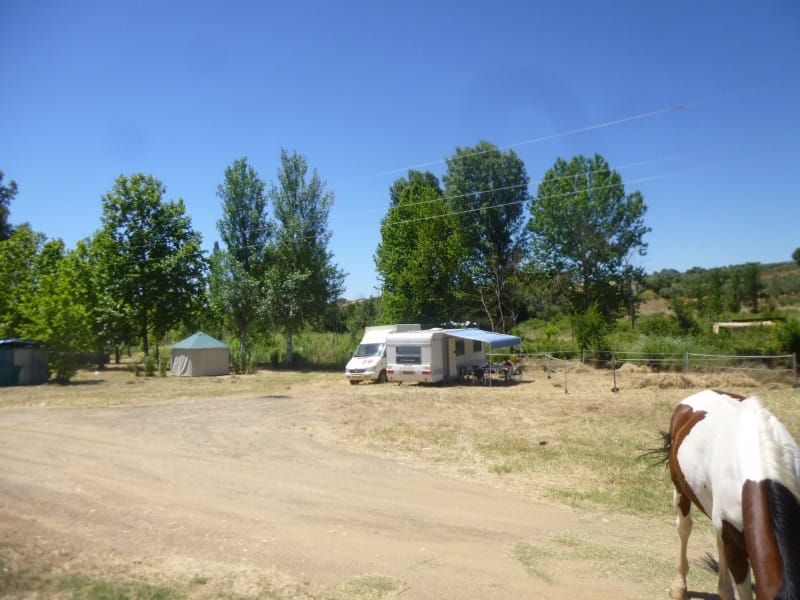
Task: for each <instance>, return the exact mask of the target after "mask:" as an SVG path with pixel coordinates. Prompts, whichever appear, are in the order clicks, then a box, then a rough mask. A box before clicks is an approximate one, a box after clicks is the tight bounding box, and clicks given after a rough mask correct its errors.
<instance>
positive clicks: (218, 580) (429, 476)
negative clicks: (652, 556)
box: [0, 378, 714, 600]
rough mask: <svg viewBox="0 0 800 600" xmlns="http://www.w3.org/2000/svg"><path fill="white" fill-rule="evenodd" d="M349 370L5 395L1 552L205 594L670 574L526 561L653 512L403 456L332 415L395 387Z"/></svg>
mask: <svg viewBox="0 0 800 600" xmlns="http://www.w3.org/2000/svg"><path fill="white" fill-rule="evenodd" d="M342 379H343V378H342ZM386 385H387V386H388V385H389V384H386ZM525 385H526V384H522V385H520V386H517V387H518V389H520V390H523V388H524V386H525ZM349 387H350V386H347V385H346V384H345V382H341V384H338V383H337V385H335V386H332V388H329V389H313V388H305V389H302V388H301V389H295V390H292V391H290V392H288V393H286V394H268V395H262V396H251V397H244V398H233V399H232V398H224V399H222V398H209V399H198V400H192V399H185V400H184V401H182V402H180V403H169V404H160V405H152V404H150V405H143V406H124V407H108V408H84V409H76V408H71V409H63V408H51V407H48V406H46V405H44V406H42V405H33V406H28V407H22V408H6V409H3V410H2V411H0V440H1V441H2V443H0V540H2V546H1V547H0V551H2V552H3V554H4V556H5V561H6V566H7V568H12V569H13V568H22V565H19V564H16V563H15V560H14V557H15V556H17V558H18V560H19V561H23V560H25V557H26V556H29V555H31V554H33V555H35V556H37V557H39V558H40V559H41V560H44V561H46V562H47V564H49V565H50V566H51V568H52V570H53V573H55V574H63V573H70V572H82V573H89V574H92V573H94V574H96V575H97V576H99V577H104V578H119V579H125V578H139V579H142V580H146V581H148V582H151V583H164V584H174V583H176V582H177V583H179V584H180V585H187V584H188V585H189V587H190V593H191V596H192V597H196V598H214V597H264V598H394V597H402V598H415V599H416V598H419V599H425V598H436V599H440V598H538V599H562V598H582V599H586V600H592V599H597V600H600V599H611V598H613V599H619V598H629V599H641V598H648V597H653V589H654V588H655V589H659V590H663V589H665V588H666V583H667V582H668V580H666V581H664V582H663V585H662V582H658V583H657V584H655V585H652V584H651V585H650V586H644V587H643V586H642V585H641V584H640V583H637V582H636V581H633V580H631V579H628V578H625V577H624V576H623V577H620V576H619V574H609V573H604V572H598V571H597V570H595V569H592V568H591V564H593V563H591V562H587V561H584V560H580V559H576V558H572V559H569V560H561V561H557V562H556V563H553V562H552V561H551V563H550V564H549V566H548V573H547V574H546V575H543V574H540V575H539V576H537V574H536V573H531V571H530V569H526V568H525V566H524V565H523V564H522V563H521V562H520V560H518V558H517V557H515V556H514V548H515V547H517V545H518V544H519V543H520V542H524V543H525V544H530V545H531V547H536V546H537V545H538V544H540V543H541V544H547V542H548V540H552V539H553V536H561V537H562V539H569V537H570V536H581V538H582V539H583V538H587V537H588V538H590V539H592V540H595V541H597V543H600V544H607V545H608V547H609V548H613V547H615V546H620V545H624V544H625V541H626V540H628V539H633V538H636V539H642V538H646V537H647V536H649V535H650V533H649V532H650V531H651V530H652V529H653V528H654V523H653V522H652V521H648V520H646V519H638V518H634V517H624V516H615V515H598V514H581V513H579V512H577V511H574V510H572V509H569V508H566V507H563V506H558V505H556V504H554V503H544V502H537V501H534V500H533V499H532V498H531V495H530V494H527V493H525V492H524V490H514V489H503V488H502V487H499V486H492V485H486V484H485V483H484V482H482V481H480V478H472V479H470V478H469V477H456V476H448V475H447V474H446V473H443V472H442V471H441V470H437V469H434V468H430V466H429V465H426V464H425V463H424V462H415V461H413V460H408V457H403V458H402V459H397V458H392V457H386V456H378V455H375V454H374V453H369V452H365V451H364V450H363V449H358V448H348V447H347V445H346V444H345V443H343V442H342V435H341V432H339V431H338V429H337V428H340V427H343V421H342V419H343V418H344V419H345V421H346V420H347V419H349V418H350V416H344V417H343V415H342V412H341V411H342V410H343V404H342V403H341V402H339V403H337V402H333V401H332V398H341V397H342V395H343V394H348V393H349V394H352V395H355V394H362V395H363V394H367V395H368V393H371V394H375V393H379V392H378V391H376V390H378V389H379V388H384V389H389V388H386V387H385V386H377V385H362V386H358V387H357V388H354V389H353V390H350V389H349ZM393 393H403V392H402V390H398V388H397V387H396V386H395V387H394V390H393ZM437 393H438V392H437ZM446 393H452V394H454V396H453V397H454V398H456V397H457V396H458V395H463V394H464V393H474V394H485V393H486V392H485V391H481V390H478V391H473V390H467V391H466V392H462V391H459V390H458V389H457V388H452V392H451V391H449V390H448V391H447V392H446ZM519 393H528V394H529V393H530V389H528V390H527V391H521V392H519ZM367 404H368V403H365V406H366V405H367ZM353 406H354V403H348V407H349V408H347V410H352V407H353ZM365 410H366V408H365ZM662 521H663V520H662ZM656 527H660V528H663V530H662V531H659V535H658V536H656V537H654V538H653V541H652V543H653V544H656V545H660V546H663V547H664V553H665V554H669V555H671V553H672V548H673V543H674V531H671V530H670V527H669V520H668V519H667V524H666V525H665V524H664V523H663V522H660V523H658V524H657V525H656ZM18 549H19V552H20V554H19V555H17V554H15V552H17V551H18ZM670 560H671V559H670ZM668 575H669V574H668ZM19 597H36V596H35V594H33V595H28V596H25V595H24V594H20V596H19ZM656 597H666V593H664V595H663V596H656ZM696 597H704V598H712V597H714V596H711V595H702V596H696Z"/></svg>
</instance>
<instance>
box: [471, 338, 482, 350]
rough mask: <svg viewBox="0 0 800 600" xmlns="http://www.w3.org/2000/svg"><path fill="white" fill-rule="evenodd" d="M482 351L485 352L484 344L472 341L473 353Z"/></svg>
mask: <svg viewBox="0 0 800 600" xmlns="http://www.w3.org/2000/svg"><path fill="white" fill-rule="evenodd" d="M481 350H483V342H481V341H480V340H472V351H473V352H480V351H481Z"/></svg>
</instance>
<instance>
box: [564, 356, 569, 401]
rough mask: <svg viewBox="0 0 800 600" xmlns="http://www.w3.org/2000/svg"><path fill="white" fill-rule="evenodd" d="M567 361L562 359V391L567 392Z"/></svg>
mask: <svg viewBox="0 0 800 600" xmlns="http://www.w3.org/2000/svg"><path fill="white" fill-rule="evenodd" d="M568 363H569V361H568V360H564V393H565V394H568V393H569V390H568V389H567V364H568Z"/></svg>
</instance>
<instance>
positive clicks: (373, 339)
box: [344, 324, 420, 385]
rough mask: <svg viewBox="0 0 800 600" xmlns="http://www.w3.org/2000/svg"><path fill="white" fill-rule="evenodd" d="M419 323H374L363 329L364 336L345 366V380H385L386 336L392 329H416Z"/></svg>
mask: <svg viewBox="0 0 800 600" xmlns="http://www.w3.org/2000/svg"><path fill="white" fill-rule="evenodd" d="M419 328H420V326H419V325H413V324H399V325H375V326H372V327H367V328H365V329H364V337H363V338H362V339H361V343H360V344H359V345H358V348H356V351H355V352H354V353H353V357H352V358H351V359H350V361H349V362H348V363H347V366H346V367H345V370H344V372H345V375H346V376H347V380H348V381H349V382H350V383H351V384H352V385H356V384H358V383H361V382H362V381H377V382H379V383H383V382H385V381H386V336H387V334H389V333H391V332H394V331H418V330H419Z"/></svg>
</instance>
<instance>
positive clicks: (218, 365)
mask: <svg viewBox="0 0 800 600" xmlns="http://www.w3.org/2000/svg"><path fill="white" fill-rule="evenodd" d="M171 350H172V368H171V369H170V373H171V374H172V375H180V376H184V377H204V376H208V375H227V374H228V360H229V357H230V351H231V347H230V346H228V344H223V343H222V342H220V341H219V340H216V339H214V338H213V337H211V336H210V335H207V334H205V333H203V332H202V331H198V332H197V333H195V334H194V335H190V336H189V337H188V338H186V339H185V340H181V341H180V342H178V343H177V344H174V345H173V346H172V348H171Z"/></svg>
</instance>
